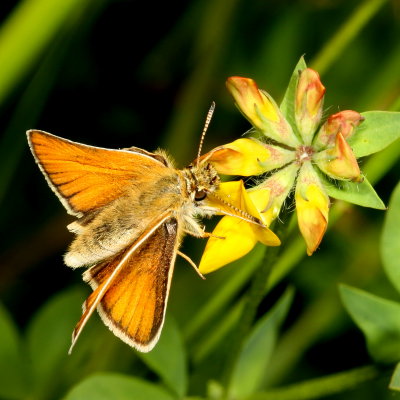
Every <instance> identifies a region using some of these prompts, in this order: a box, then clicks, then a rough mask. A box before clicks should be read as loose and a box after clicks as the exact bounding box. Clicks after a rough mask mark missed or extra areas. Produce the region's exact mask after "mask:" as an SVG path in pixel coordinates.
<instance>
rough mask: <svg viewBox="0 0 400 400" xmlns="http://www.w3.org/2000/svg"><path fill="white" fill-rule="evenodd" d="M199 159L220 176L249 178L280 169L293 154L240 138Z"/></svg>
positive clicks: (255, 140) (256, 141)
mask: <svg viewBox="0 0 400 400" xmlns="http://www.w3.org/2000/svg"><path fill="white" fill-rule="evenodd" d="M201 158H202V159H207V160H208V161H209V162H210V163H212V164H213V165H214V167H215V168H216V170H217V171H218V172H219V173H220V174H224V175H240V176H250V175H260V174H263V173H264V172H267V171H271V170H273V169H277V168H281V167H283V166H284V165H286V164H288V163H289V162H291V161H293V160H294V154H293V152H292V151H289V150H286V149H284V148H282V147H279V146H274V145H270V144H264V143H262V142H260V141H258V140H257V139H253V138H250V139H247V138H242V139H238V140H235V141H234V142H231V143H228V144H225V145H223V146H220V147H217V148H215V149H214V150H211V151H210V152H209V153H207V154H205V155H204V156H202V157H201Z"/></svg>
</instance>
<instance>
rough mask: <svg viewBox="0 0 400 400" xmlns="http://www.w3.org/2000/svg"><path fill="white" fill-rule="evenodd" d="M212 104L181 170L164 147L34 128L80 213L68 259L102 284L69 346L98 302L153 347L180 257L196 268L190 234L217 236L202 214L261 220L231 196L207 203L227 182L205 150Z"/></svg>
mask: <svg viewBox="0 0 400 400" xmlns="http://www.w3.org/2000/svg"><path fill="white" fill-rule="evenodd" d="M213 110H214V104H213V105H212V107H211V108H210V111H209V112H208V115H207V119H206V124H205V127H204V130H203V134H202V139H201V142H200V147H199V153H198V157H197V159H196V160H195V162H193V163H192V164H190V165H189V166H188V167H186V168H184V169H176V168H175V166H174V163H173V161H172V160H171V159H170V158H169V157H168V156H167V155H166V153H165V152H163V151H162V150H158V151H156V152H154V153H151V152H148V151H146V150H142V149H140V148H137V147H130V148H126V149H121V150H111V149H106V148H99V147H93V146H88V145H84V144H81V143H76V142H73V141H71V140H67V139H63V138H61V137H58V136H55V135H52V134H50V133H47V132H44V131H40V130H29V131H28V132H27V137H28V142H29V146H30V149H31V151H32V153H33V156H34V158H35V160H36V163H37V164H38V166H39V168H40V170H41V171H42V173H43V174H44V176H45V178H46V180H47V182H48V184H49V186H50V188H51V189H52V190H53V191H54V193H55V194H56V195H57V197H58V198H59V199H60V201H61V203H62V204H63V206H64V207H65V208H66V210H67V212H68V213H69V214H71V215H73V216H75V217H76V218H77V219H76V220H75V221H74V222H72V223H71V224H69V225H68V227H67V228H68V229H69V230H70V231H71V232H73V233H74V234H75V235H76V237H75V239H74V241H73V242H72V243H71V245H70V246H69V249H68V251H67V253H66V254H65V256H64V262H65V264H66V265H67V266H69V267H71V268H79V267H88V269H87V270H86V271H85V272H84V273H83V280H84V281H86V282H87V283H88V284H89V285H90V286H91V288H92V289H93V292H92V293H91V294H90V296H89V297H88V298H87V300H86V301H85V302H84V304H83V314H82V317H81V319H80V320H79V322H78V323H77V325H76V327H75V329H74V331H73V334H72V345H71V348H70V350H69V352H71V350H72V348H73V346H74V345H75V343H76V340H77V339H78V337H79V335H80V334H81V332H82V329H83V327H84V326H85V324H86V323H87V321H88V319H89V317H90V316H91V315H92V314H93V312H94V310H95V309H97V311H98V313H99V315H100V317H101V319H102V320H103V322H104V323H105V325H106V326H108V327H109V328H110V330H111V331H112V332H113V333H114V334H115V335H116V336H117V337H119V338H120V339H122V340H123V341H124V342H126V343H127V344H128V345H130V346H132V347H134V348H135V349H137V350H139V351H142V352H148V351H150V350H151V349H152V348H153V347H154V346H155V344H156V343H157V341H158V339H159V337H160V334H161V330H162V326H163V323H164V318H165V311H166V306H167V300H168V294H169V291H170V286H171V279H172V273H173V269H174V264H175V259H176V256H177V255H181V256H182V257H183V258H185V259H186V260H187V261H188V262H189V263H190V264H192V265H193V266H194V268H197V267H196V265H195V264H194V262H193V261H192V260H191V259H190V258H189V257H188V256H186V255H185V254H183V253H181V252H180V251H179V246H180V243H181V241H182V237H183V236H184V234H190V235H193V236H196V237H199V238H204V237H209V236H210V234H209V233H206V232H205V231H204V229H203V227H202V226H201V225H200V224H199V222H198V218H199V217H208V216H211V215H214V214H217V213H222V214H227V215H232V216H236V217H238V218H241V219H243V220H246V221H248V222H251V223H255V224H258V225H262V223H261V222H260V221H259V220H258V219H257V218H255V217H253V216H251V215H249V214H247V213H246V212H245V211H242V210H239V209H237V208H235V207H233V206H232V207H230V208H231V210H232V212H229V210H228V211H227V207H228V209H229V203H227V202H226V201H224V200H223V199H218V200H219V202H220V204H223V205H224V207H222V208H223V209H221V208H218V207H213V206H210V205H209V204H208V203H207V202H206V199H207V198H208V197H210V196H211V198H212V197H213V196H215V197H216V198H218V197H217V194H216V191H217V189H218V186H219V183H220V179H219V176H218V174H217V171H216V170H215V168H214V167H213V166H212V164H211V163H209V162H208V161H207V157H204V156H202V157H200V153H201V147H202V143H203V139H204V134H205V132H206V130H207V127H208V124H209V122H210V119H211V116H212V113H213ZM221 202H222V203H221ZM221 240H223V238H221ZM199 274H200V273H199ZM200 275H201V274H200Z"/></svg>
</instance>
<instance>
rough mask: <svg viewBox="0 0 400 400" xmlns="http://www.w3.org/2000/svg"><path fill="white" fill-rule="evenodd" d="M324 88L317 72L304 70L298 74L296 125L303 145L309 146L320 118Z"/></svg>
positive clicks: (308, 69)
mask: <svg viewBox="0 0 400 400" xmlns="http://www.w3.org/2000/svg"><path fill="white" fill-rule="evenodd" d="M324 94H325V87H324V86H323V85H322V83H321V81H320V79H319V75H318V73H317V72H315V71H314V70H312V69H310V68H306V69H304V70H303V71H301V73H300V77H299V81H298V84H297V90H296V99H295V117H296V124H297V127H298V129H299V131H300V134H301V136H302V138H303V141H304V144H306V145H310V144H311V142H312V139H313V137H314V134H315V131H316V130H317V128H318V125H319V123H320V121H321V117H322V105H323V102H324Z"/></svg>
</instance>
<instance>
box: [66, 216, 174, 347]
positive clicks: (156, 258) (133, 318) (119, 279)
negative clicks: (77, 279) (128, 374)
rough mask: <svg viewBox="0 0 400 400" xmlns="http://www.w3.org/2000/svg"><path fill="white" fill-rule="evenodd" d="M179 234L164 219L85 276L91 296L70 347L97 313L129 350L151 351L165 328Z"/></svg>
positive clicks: (170, 219)
mask: <svg viewBox="0 0 400 400" xmlns="http://www.w3.org/2000/svg"><path fill="white" fill-rule="evenodd" d="M179 232H180V231H179V226H178V221H177V219H176V218H174V217H171V216H170V215H166V216H164V217H163V218H161V219H160V220H159V222H158V223H156V224H154V228H152V229H151V230H149V231H148V232H146V233H145V234H144V235H142V236H141V237H140V238H139V239H138V240H137V241H136V242H135V243H134V244H133V245H132V246H131V247H130V248H128V249H126V250H125V251H123V252H121V253H120V254H118V255H117V256H116V257H115V258H114V259H112V260H111V261H108V262H102V263H100V264H97V265H95V266H94V267H92V268H90V269H89V270H88V271H86V273H85V274H84V279H85V280H86V281H88V282H89V284H90V285H91V286H92V288H93V289H94V291H93V293H92V294H91V295H90V296H89V297H88V299H87V300H86V302H85V304H84V312H83V315H82V318H81V320H80V321H79V322H78V324H77V326H76V328H75V330H74V333H73V343H72V346H73V345H74V343H75V341H76V340H77V338H78V336H79V334H80V332H81V331H82V329H83V327H84V325H85V324H86V322H87V320H88V318H89V317H90V315H91V314H92V312H93V311H94V309H95V308H96V307H97V309H98V312H99V314H100V316H101V318H102V320H103V322H104V323H105V324H106V325H107V326H108V327H109V328H110V330H111V331H112V332H113V333H114V334H115V335H116V336H118V337H119V338H121V339H122V340H123V341H124V342H126V343H127V344H129V345H130V346H132V347H135V348H136V349H138V350H140V351H143V352H147V351H150V350H151V349H152V348H153V347H154V346H155V344H156V343H157V341H158V339H159V337H160V333H161V329H162V326H163V323H164V316H165V309H166V305H167V299H168V293H169V288H170V285H171V278H172V272H173V267H174V263H175V257H176V250H177V247H178V245H179V236H180V234H179ZM72 346H71V349H72Z"/></svg>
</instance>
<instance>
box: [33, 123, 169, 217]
mask: <svg viewBox="0 0 400 400" xmlns="http://www.w3.org/2000/svg"><path fill="white" fill-rule="evenodd" d="M27 136H28V142H29V146H30V148H31V150H32V153H33V155H34V157H35V160H36V162H37V164H38V165H39V167H40V169H41V171H42V172H43V174H44V175H45V177H46V179H47V181H48V183H49V185H50V187H51V188H52V189H53V191H54V192H55V193H56V195H57V196H58V197H59V199H60V200H61V202H62V204H63V205H64V207H65V208H66V209H67V211H68V213H70V214H72V215H75V216H78V217H81V216H82V215H83V214H85V213H87V212H89V211H93V210H95V209H98V208H99V207H102V206H104V205H106V204H108V203H109V202H111V201H112V200H114V199H116V198H118V197H120V196H121V195H122V194H123V193H124V191H125V190H126V188H127V187H134V186H135V185H137V186H138V188H139V187H140V185H141V184H143V183H146V182H147V181H149V180H151V179H152V178H153V177H154V174H157V173H162V172H163V170H165V168H166V165H167V162H166V161H165V160H164V162H163V160H161V158H162V156H160V155H155V154H152V153H148V152H145V153H144V152H137V151H135V150H134V149H129V150H110V149H102V148H98V147H93V146H87V145H83V144H80V143H75V142H72V141H70V140H67V139H63V138H60V137H58V136H54V135H51V134H50V133H47V132H43V131H37V130H30V131H28V132H27Z"/></svg>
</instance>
